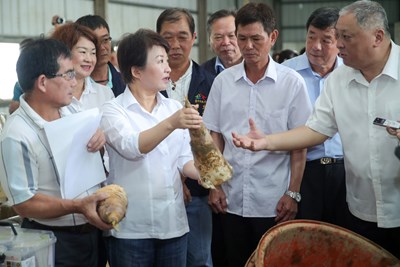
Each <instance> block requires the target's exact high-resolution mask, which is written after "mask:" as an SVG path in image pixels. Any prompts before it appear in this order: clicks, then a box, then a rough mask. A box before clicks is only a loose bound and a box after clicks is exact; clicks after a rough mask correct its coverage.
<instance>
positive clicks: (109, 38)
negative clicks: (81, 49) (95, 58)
mask: <svg viewBox="0 0 400 267" xmlns="http://www.w3.org/2000/svg"><path fill="white" fill-rule="evenodd" d="M111 41H112V38H111V36H108V37H104V38H102V39H100V43H101V44H102V45H105V44H109V43H111Z"/></svg>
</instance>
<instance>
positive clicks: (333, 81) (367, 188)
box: [307, 42, 400, 228]
mask: <svg viewBox="0 0 400 267" xmlns="http://www.w3.org/2000/svg"><path fill="white" fill-rule="evenodd" d="M391 46H392V48H391V52H390V56H389V58H388V61H387V62H386V65H385V67H384V69H383V71H382V73H381V74H380V75H378V76H377V77H375V78H374V79H373V80H372V81H371V82H370V83H369V82H368V81H367V80H366V79H365V78H364V76H363V75H362V74H361V72H360V71H359V70H355V69H353V68H350V67H347V66H342V67H339V68H337V69H336V70H335V71H334V72H332V74H331V75H330V76H329V77H328V79H327V80H326V82H325V88H324V90H323V92H322V94H321V96H320V98H319V99H318V100H317V102H316V104H315V110H314V112H313V114H312V116H311V117H310V119H309V120H308V122H307V126H308V127H310V128H311V129H313V130H315V131H317V132H320V133H322V134H325V135H327V136H333V135H334V134H335V133H336V132H339V133H340V137H341V138H342V144H343V151H344V156H345V157H344V159H345V168H346V186H347V202H348V204H349V208H350V211H351V213H353V214H354V215H355V216H356V217H358V218H360V219H362V220H365V221H370V222H377V223H378V226H379V227H383V228H386V227H399V226H400V212H399V207H400V162H399V160H398V159H397V158H396V156H395V155H394V149H395V147H396V146H397V144H398V140H397V138H396V137H394V136H391V135H389V134H388V133H387V132H386V129H385V128H384V127H380V126H376V125H374V124H373V123H372V122H373V121H374V119H375V117H382V118H385V119H390V120H399V119H400V104H399V103H400V101H399V100H400V81H399V73H400V65H399V63H400V50H399V46H397V45H396V44H394V43H393V42H392V43H391Z"/></svg>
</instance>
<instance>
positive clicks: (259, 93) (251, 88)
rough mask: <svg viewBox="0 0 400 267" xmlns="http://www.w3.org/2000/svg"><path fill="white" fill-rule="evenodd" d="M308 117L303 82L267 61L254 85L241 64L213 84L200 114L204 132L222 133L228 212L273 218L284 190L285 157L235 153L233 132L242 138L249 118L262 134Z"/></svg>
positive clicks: (287, 168)
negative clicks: (227, 170)
mask: <svg viewBox="0 0 400 267" xmlns="http://www.w3.org/2000/svg"><path fill="white" fill-rule="evenodd" d="M310 113H311V104H310V100H309V98H308V94H307V89H306V85H305V83H304V80H303V78H302V77H301V76H300V75H299V74H298V73H297V72H295V71H294V70H292V69H289V68H288V67H285V66H282V65H280V64H277V63H275V62H274V61H273V60H272V58H271V57H270V58H269V65H268V68H267V69H266V71H265V74H264V76H263V77H262V78H261V79H260V80H259V81H258V82H257V83H256V84H253V83H252V82H251V81H250V80H249V79H248V78H247V76H246V72H245V69H244V62H242V63H240V64H238V65H235V66H233V67H230V68H228V69H226V70H224V71H223V72H221V73H220V74H219V75H218V76H217V77H216V78H215V80H214V83H213V85H212V87H211V91H210V94H209V96H208V100H207V106H206V109H205V112H204V115H203V121H204V123H205V125H206V127H207V128H208V129H210V130H212V131H214V132H217V133H221V134H222V136H223V138H224V141H225V147H224V153H223V154H224V157H225V158H226V160H228V162H229V163H230V164H231V165H232V167H233V177H232V179H231V180H229V181H228V182H226V183H224V184H223V185H222V187H223V190H224V192H225V194H226V195H227V198H228V200H229V203H228V212H229V213H233V214H236V215H239V216H243V217H275V216H276V205H277V203H278V201H279V199H280V198H281V197H282V195H283V194H284V193H285V191H286V190H287V188H288V182H289V171H290V153H289V152H281V151H276V152H268V151H259V152H252V151H250V150H246V149H242V148H237V147H235V146H234V145H233V142H232V136H231V133H232V132H237V133H240V134H246V133H247V132H248V131H249V118H252V119H254V121H255V123H256V125H257V127H258V128H259V129H260V130H261V131H262V132H263V133H265V134H271V133H277V132H283V131H287V130H289V129H292V128H295V127H298V126H300V125H304V123H305V122H306V120H307V118H308V116H309V115H310Z"/></svg>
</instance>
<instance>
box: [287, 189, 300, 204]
mask: <svg viewBox="0 0 400 267" xmlns="http://www.w3.org/2000/svg"><path fill="white" fill-rule="evenodd" d="M285 195H288V196H289V197H291V198H293V199H294V200H295V201H296V202H297V203H299V202H300V201H301V195H300V193H299V192H293V191H290V190H288V191H286V193H285Z"/></svg>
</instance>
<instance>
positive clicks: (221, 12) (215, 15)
mask: <svg viewBox="0 0 400 267" xmlns="http://www.w3.org/2000/svg"><path fill="white" fill-rule="evenodd" d="M230 16H232V17H234V18H235V17H236V11H234V10H227V9H220V10H218V11H216V12H214V13H212V14H211V15H210V17H209V18H208V20H207V32H208V34H211V26H212V25H213V24H214V22H215V21H216V20H218V19H221V18H226V17H230Z"/></svg>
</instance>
